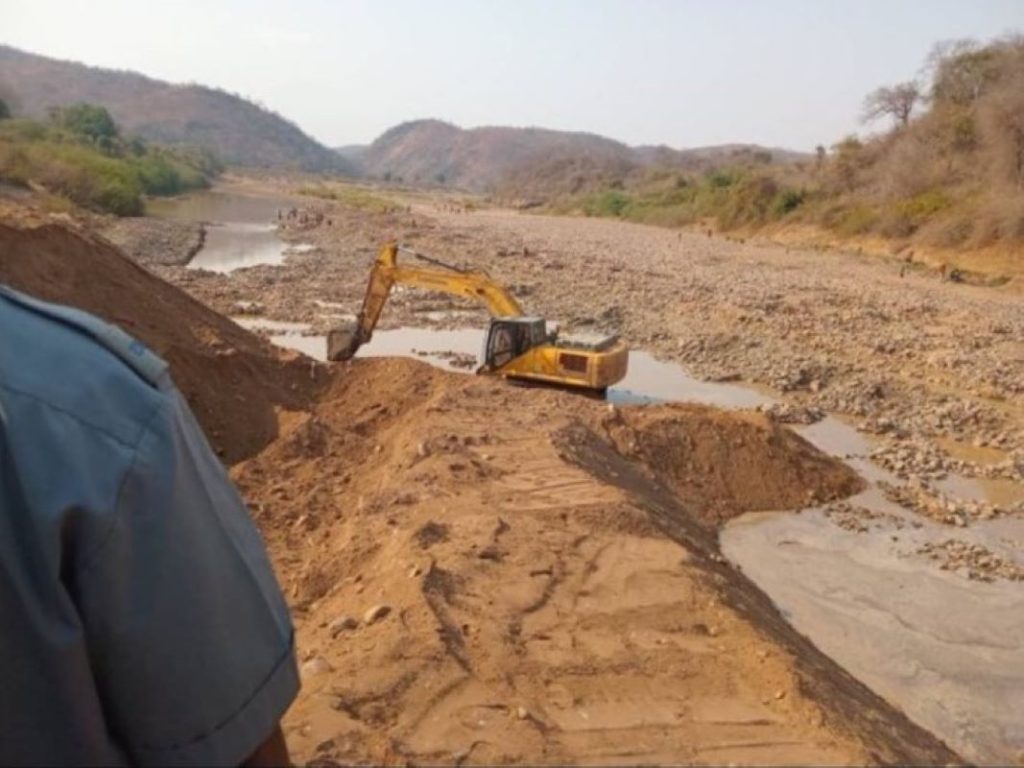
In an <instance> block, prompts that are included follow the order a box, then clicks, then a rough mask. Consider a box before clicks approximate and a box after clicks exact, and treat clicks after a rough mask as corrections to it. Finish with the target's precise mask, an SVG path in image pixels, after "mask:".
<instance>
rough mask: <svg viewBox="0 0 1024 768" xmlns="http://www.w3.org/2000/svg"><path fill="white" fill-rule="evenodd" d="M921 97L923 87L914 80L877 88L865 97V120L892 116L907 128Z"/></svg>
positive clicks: (869, 120)
mask: <svg viewBox="0 0 1024 768" xmlns="http://www.w3.org/2000/svg"><path fill="white" fill-rule="evenodd" d="M920 99H921V89H920V87H919V86H918V84H917V83H915V82H914V81H913V80H911V81H909V82H906V83H899V84H897V85H894V86H891V87H888V86H883V87H882V88H876V89H875V90H873V91H872V92H871V93H869V94H868V95H867V98H865V99H864V115H863V121H864V122H865V123H870V122H872V121H874V120H877V119H878V118H880V117H886V116H889V117H891V118H892V119H893V120H894V121H896V125H897V126H898V127H900V128H905V127H906V126H907V124H908V123H909V122H910V115H911V114H912V113H913V111H914V107H915V106H917V102H918V101H920Z"/></svg>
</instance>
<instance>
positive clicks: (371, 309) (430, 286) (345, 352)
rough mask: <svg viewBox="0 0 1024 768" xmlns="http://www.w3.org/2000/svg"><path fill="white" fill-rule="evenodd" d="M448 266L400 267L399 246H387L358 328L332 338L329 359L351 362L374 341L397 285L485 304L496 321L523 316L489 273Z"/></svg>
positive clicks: (376, 264)
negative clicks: (498, 318)
mask: <svg viewBox="0 0 1024 768" xmlns="http://www.w3.org/2000/svg"><path fill="white" fill-rule="evenodd" d="M435 263H437V262H435ZM444 266H445V269H444V270H439V269H424V268H419V267H405V266H399V265H398V245H397V243H387V244H386V245H384V246H383V247H382V248H381V249H380V252H379V253H378V254H377V258H376V260H375V261H374V263H373V270H372V271H371V272H370V282H369V284H368V285H367V287H366V296H365V297H364V299H363V306H362V308H361V309H360V310H359V316H358V317H357V318H356V323H355V328H354V329H351V330H341V329H337V330H335V331H332V332H331V334H329V335H328V340H327V347H328V349H327V357H328V359H330V360H348V359H349V358H351V357H352V356H353V355H355V353H356V352H357V351H358V350H359V347H361V346H362V345H363V344H365V343H366V342H368V341H369V340H370V339H371V338H372V336H373V330H374V328H376V327H377V321H378V320H380V313H381V311H382V310H383V309H384V304H386V303H387V300H388V296H389V295H390V294H391V288H392V287H393V286H394V285H395V284H396V283H397V284H399V285H410V286H415V287H417V288H425V289H427V290H432V291H440V292H442V293H450V294H453V295H456V296H464V297H466V298H468V299H474V300H476V301H479V302H482V303H483V304H484V305H485V306H486V307H487V309H488V311H490V313H491V315H492V316H494V317H520V316H521V315H522V314H523V310H522V308H521V307H520V306H519V302H517V301H516V300H515V298H514V297H513V296H512V295H511V294H510V293H508V291H506V290H505V289H504V288H502V287H501V286H500V285H498V284H497V283H495V282H494V281H493V280H492V279H491V278H490V276H489V275H488V274H487V273H486V272H483V271H469V270H460V269H457V268H455V267H451V266H448V265H444Z"/></svg>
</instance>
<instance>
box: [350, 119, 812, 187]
mask: <svg viewBox="0 0 1024 768" xmlns="http://www.w3.org/2000/svg"><path fill="white" fill-rule="evenodd" d="M337 151H338V152H339V154H341V155H342V156H343V157H345V158H346V159H349V160H351V161H352V162H354V163H357V164H358V165H359V166H360V168H361V170H362V172H363V173H364V174H365V175H367V176H370V177H374V178H380V179H385V180H395V181H402V182H405V183H411V184H427V185H440V186H452V187H456V188H461V189H467V190H470V191H474V192H491V193H497V194H499V195H501V196H504V197H536V198H542V199H545V198H551V197H555V196H558V195H562V194H574V193H578V192H581V191H584V190H587V189H593V188H596V187H600V186H601V185H602V184H604V183H609V182H612V181H615V180H621V179H623V178H625V177H628V176H630V175H631V174H636V173H638V172H640V171H641V170H643V169H644V168H647V167H650V166H665V167H672V168H685V169H688V170H700V169H705V168H708V167H711V166H714V165H716V164H719V163H721V162H722V161H723V159H725V158H733V157H736V156H748V155H749V156H757V155H763V156H767V157H768V158H769V160H770V159H771V156H772V155H776V156H777V157H778V158H782V159H785V160H790V159H794V158H799V157H803V156H801V155H799V153H794V152H789V151H787V150H769V149H766V148H763V147H758V146H756V145H729V146H721V147H705V148H700V149H692V150H676V149H672V148H670V147H666V146H657V147H649V146H645V147H631V146H628V145H627V144H623V143H622V142H619V141H615V140H613V139H609V138H605V137H603V136H598V135H595V134H592V133H578V132H569V131H555V130H548V129H544V128H513V127H506V126H486V127H481V128H471V129H464V128H460V127H458V126H455V125H452V124H450V123H446V122H442V121H440V120H413V121H410V122H406V123H402V124H400V125H397V126H395V127H394V128H391V129H389V130H387V131H385V132H384V133H383V134H382V135H381V136H380V137H379V138H377V140H376V141H374V142H373V143H372V144H370V145H369V146H368V147H359V146H349V147H343V148H339V149H338V150H337Z"/></svg>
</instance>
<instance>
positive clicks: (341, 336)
mask: <svg viewBox="0 0 1024 768" xmlns="http://www.w3.org/2000/svg"><path fill="white" fill-rule="evenodd" d="M360 345H361V342H360V340H359V328H358V327H357V326H356V324H355V323H352V324H350V325H344V326H337V327H335V328H331V329H330V330H329V331H328V332H327V359H328V360H331V361H332V362H337V361H340V360H350V359H352V358H353V357H354V356H355V354H356V352H357V351H358V350H359V347H360Z"/></svg>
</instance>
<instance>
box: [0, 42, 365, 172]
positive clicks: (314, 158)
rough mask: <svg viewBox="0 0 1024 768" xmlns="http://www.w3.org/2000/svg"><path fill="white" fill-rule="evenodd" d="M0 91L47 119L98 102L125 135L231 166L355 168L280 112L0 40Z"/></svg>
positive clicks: (27, 112) (15, 106) (24, 112)
mask: <svg viewBox="0 0 1024 768" xmlns="http://www.w3.org/2000/svg"><path fill="white" fill-rule="evenodd" d="M0 94H2V95H3V98H4V99H5V100H6V101H8V102H9V104H10V106H11V107H12V110H13V112H14V113H15V114H16V115H19V116H24V117H33V118H42V117H45V116H46V112H47V110H48V109H49V108H50V107H57V106H65V105H68V104H73V103H76V102H82V101H84V102H89V103H92V104H101V105H102V106H104V107H106V108H107V109H108V110H109V111H110V113H111V114H112V115H113V117H114V119H115V120H116V121H117V122H118V124H119V125H120V126H121V128H122V130H123V131H124V132H125V133H136V134H139V135H140V136H142V137H143V138H146V139H149V140H152V141H159V142H162V143H166V144H194V145H198V146H202V147H206V148H208V149H210V150H212V151H213V152H215V153H216V154H217V156H218V157H219V158H220V159H221V160H223V161H224V162H226V163H230V164H235V165H244V166H250V167H263V168H298V169H302V170H311V171H320V170H336V171H341V172H352V170H353V169H352V166H351V165H350V164H349V163H348V162H346V161H345V159H344V158H343V157H341V156H340V155H338V154H337V153H335V152H333V151H331V150H330V149H328V148H327V147H325V146H323V145H321V144H319V143H317V142H316V141H314V140H313V139H312V138H310V137H309V136H307V135H306V134H305V133H303V132H302V130H301V129H299V128H298V127H297V126H296V125H295V124H294V123H291V122H289V121H288V120H285V119H284V118H283V117H281V116H280V115H277V114H275V113H274V112H271V111H270V110H268V109H266V108H264V107H261V106H259V105H257V104H254V103H252V102H251V101H247V100H246V99H243V98H241V97H239V96H235V95H232V94H230V93H226V92H225V91H220V90H217V89H214V88H207V87H205V86H201V85H175V84H172V83H166V82H163V81H161V80H154V79H152V78H149V77H145V76H144V75H140V74H137V73H134V72H127V71H116V70H111V69H100V68H97V67H90V66H86V65H84V64H78V63H75V62H70V61H60V60H57V59H50V58H46V57H44V56H37V55H35V54H31V53H26V52H24V51H19V50H17V49H16V48H11V47H9V46H4V45H0Z"/></svg>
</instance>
